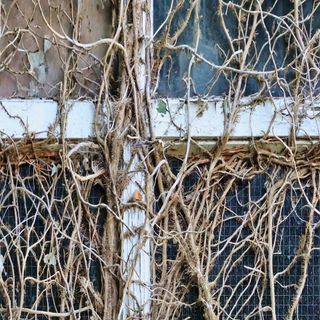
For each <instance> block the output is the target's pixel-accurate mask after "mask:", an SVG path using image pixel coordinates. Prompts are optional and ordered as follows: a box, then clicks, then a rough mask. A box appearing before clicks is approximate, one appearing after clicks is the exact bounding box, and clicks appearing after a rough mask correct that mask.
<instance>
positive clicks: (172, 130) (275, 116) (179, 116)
mask: <svg viewBox="0 0 320 320" xmlns="http://www.w3.org/2000/svg"><path fill="white" fill-rule="evenodd" d="M290 106H291V104H290V102H289V101H288V100H285V99H274V100H273V101H271V100H266V101H265V102H261V103H259V104H256V105H255V106H248V107H246V108H242V109H241V110H240V111H239V113H238V115H237V118H236V122H235V123H234V125H233V130H232V133H231V137H230V138H231V139H234V140H239V139H240V140H241V139H247V138H251V137H254V138H258V137H262V136H264V134H265V133H266V132H268V136H269V137H275V136H278V137H287V136H288V135H289V134H290V131H291V128H292V126H293V123H295V121H293V117H292V112H291V110H290V108H291V107H290ZM317 109H318V108H317V106H314V105H313V106H312V105H311V106H310V107H309V108H308V110H305V109H304V110H303V114H302V111H301V110H300V115H299V117H298V119H299V121H298V122H299V124H298V127H297V128H296V135H297V137H298V138H301V139H302V138H312V139H319V132H320V126H319V125H320V122H319V121H320V116H319V115H318V114H317ZM187 112H189V117H187ZM228 112H229V110H228V106H227V105H226V103H225V102H224V101H223V100H221V99H220V100H218V99H217V100H215V101H209V102H204V101H200V100H199V101H191V102H190V103H189V107H188V108H187V105H186V103H185V102H184V101H181V100H179V99H159V100H155V101H154V102H153V108H152V124H153V131H154V134H155V136H156V138H161V139H169V140H171V139H178V138H181V137H186V135H187V128H188V127H189V133H190V135H191V137H192V138H194V139H197V140H203V141H205V140H206V141H208V140H214V139H216V138H218V137H221V135H222V134H223V132H224V123H225V119H227V118H228V117H227V116H226V115H227V114H228ZM188 123H189V126H188Z"/></svg>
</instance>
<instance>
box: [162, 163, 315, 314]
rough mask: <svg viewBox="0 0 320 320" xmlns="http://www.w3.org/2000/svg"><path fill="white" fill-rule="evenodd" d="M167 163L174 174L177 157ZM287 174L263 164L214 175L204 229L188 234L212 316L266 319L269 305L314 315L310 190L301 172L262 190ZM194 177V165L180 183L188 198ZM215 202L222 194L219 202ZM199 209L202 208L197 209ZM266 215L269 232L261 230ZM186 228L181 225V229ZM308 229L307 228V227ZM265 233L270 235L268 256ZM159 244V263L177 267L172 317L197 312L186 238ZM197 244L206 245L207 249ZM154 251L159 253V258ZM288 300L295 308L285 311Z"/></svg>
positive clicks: (199, 300)
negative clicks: (247, 174) (177, 296)
mask: <svg viewBox="0 0 320 320" xmlns="http://www.w3.org/2000/svg"><path fill="white" fill-rule="evenodd" d="M170 164H171V168H172V171H173V173H177V172H178V170H179V168H180V166H181V162H180V161H178V160H176V159H172V160H171V161H170ZM287 175H288V172H287V171H286V170H285V169H283V168H280V169H277V170H276V169H275V168H269V169H268V170H265V171H264V172H263V173H259V174H257V175H254V176H253V177H251V178H250V179H239V178H232V177H230V176H228V174H227V173H226V174H225V175H222V178H221V182H220V183H219V187H218V191H217V192H216V193H215V196H214V197H212V199H211V201H212V206H210V208H213V210H212V211H211V212H210V213H209V216H208V220H207V223H206V226H205V227H206V229H207V230H208V229H209V230H212V233H211V234H210V233H209V232H208V234H209V235H210V236H209V235H206V236H204V233H205V231H207V230H205V231H204V230H203V229H201V227H199V229H197V230H195V232H198V233H199V234H200V235H199V237H198V238H195V239H196V240H195V241H199V243H200V241H203V242H201V243H203V245H202V246H200V248H201V249H200V252H199V253H198V254H199V256H201V261H200V266H205V268H203V270H204V271H202V272H203V273H205V271H206V270H207V274H203V277H206V276H207V279H206V280H207V283H208V286H209V287H210V295H211V298H212V300H213V301H214V304H213V309H214V310H215V314H216V315H217V318H218V319H241V320H242V319H256V320H258V319H272V315H273V313H272V312H274V314H275V315H276V319H283V320H285V319H307V320H315V319H319V317H320V234H319V222H320V219H319V217H320V215H319V214H318V208H319V206H318V205H316V206H315V207H313V204H314V203H315V202H314V199H313V197H314V196H315V194H316V193H317V192H314V191H312V190H314V186H313V185H312V181H311V179H310V178H303V179H298V180H296V181H295V182H291V183H290V184H288V185H287V187H285V188H284V189H283V190H282V192H281V193H280V192H279V193H278V194H275V195H274V196H270V195H269V194H268V193H270V189H272V188H273V187H275V186H276V185H278V186H279V187H280V188H281V185H282V184H281V181H282V179H287ZM200 180H201V170H198V172H197V171H192V173H191V174H189V175H188V176H187V178H186V179H185V180H184V182H183V193H184V194H185V197H188V195H190V197H191V195H193V197H196V193H197V192H198V191H197V190H196V189H195V185H197V184H198V183H199V181H200ZM268 190H269V191H268ZM219 201H220V202H221V201H222V203H221V204H220V205H219ZM272 201H274V202H272ZM271 203H272V204H271ZM195 214H197V212H195ZM201 214H203V215H207V214H208V213H207V212H206V211H205V210H203V212H202V213H200V215H201ZM269 216H271V217H272V220H271V221H272V225H273V227H272V233H269V230H268V224H269V223H270V220H268V217H269ZM177 217H178V216H176V218H175V219H177ZM178 219H179V217H178ZM173 224H174V222H173V220H172V225H173ZM169 225H170V224H169ZM180 225H182V224H180ZM173 228H174V227H173V226H172V227H171V229H173ZM169 229H170V227H169ZM188 229H189V226H187V225H186V229H185V231H184V232H185V234H187V233H188ZM308 230H312V234H310V233H309V231H308ZM202 233H203V235H201V234H202ZM175 234H177V230H175ZM269 234H271V235H272V239H271V240H270V241H271V242H270V243H271V244H272V251H271V252H272V254H271V255H270V254H269V252H270V250H269V246H270V243H268V241H267V239H269V238H268V235H269ZM175 237H176V238H177V236H176V235H175ZM185 237H187V236H185ZM209 237H210V239H209ZM310 238H312V240H310ZM166 246H167V256H166V258H167V259H168V261H172V263H168V264H169V266H168V267H167V270H169V269H170V268H171V269H170V270H172V269H174V268H178V266H179V265H180V266H181V265H182V266H181V267H180V268H181V270H183V271H182V274H183V275H182V276H181V285H180V289H179V290H181V292H183V294H181V297H182V299H183V303H181V304H180V305H179V307H177V311H176V314H175V317H176V318H179V319H204V318H205V315H204V310H203V301H202V299H203V298H201V296H200V293H201V290H202V294H203V289H202V288H201V282H200V281H199V277H201V276H202V275H200V276H198V278H197V277H195V276H194V273H193V270H191V269H192V265H191V264H190V263H188V262H185V261H188V259H189V258H188V256H187V257H184V255H188V254H190V255H192V252H191V253H186V252H187V250H186V247H187V246H188V244H187V242H185V243H183V240H180V241H175V242H174V241H173V240H172V239H171V240H168V241H167V243H166ZM307 247H308V248H309V250H307V249H306V248H307ZM159 248H161V246H159ZM159 250H160V249H159ZM160 251H161V250H160ZM201 251H203V252H207V256H204V255H202V254H203V252H201ZM308 253H309V256H308ZM208 255H209V257H208ZM161 257H162V256H161V255H159V258H158V261H159V265H161V263H160V260H161ZM178 260H180V261H178ZM174 261H176V262H174ZM183 261H184V262H183ZM184 264H185V265H184ZM194 268H196V266H195V267H194ZM188 269H189V270H188ZM271 273H272V276H271V275H270V274H271ZM271 282H272V283H273V285H271V284H270V283H271ZM199 284H200V285H199ZM271 288H272V289H271ZM299 290H301V292H300V293H299ZM172 294H173V293H172ZM297 297H298V298H297ZM272 299H274V303H273V302H272ZM296 300H297V301H296ZM296 302H297V307H296V308H295V309H294V310H292V308H293V305H295V303H296Z"/></svg>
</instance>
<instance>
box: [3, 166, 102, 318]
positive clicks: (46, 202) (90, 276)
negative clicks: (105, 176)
mask: <svg viewBox="0 0 320 320" xmlns="http://www.w3.org/2000/svg"><path fill="white" fill-rule="evenodd" d="M53 168H56V167H55V165H53V164H52V165H51V164H43V163H42V164H41V165H40V164H39V163H32V164H26V165H21V166H10V165H8V166H7V167H5V168H2V172H1V180H0V203H1V206H0V254H1V255H0V271H1V274H0V283H1V284H0V319H51V318H52V317H53V318H66V317H67V318H68V317H72V316H76V317H77V319H90V318H91V317H92V316H94V312H93V311H92V309H96V310H97V311H98V310H99V306H97V305H96V300H95V299H98V297H99V295H100V294H101V292H102V290H103V273H102V268H103V263H102V262H103V261H101V258H100V257H99V254H98V253H99V250H100V248H101V243H100V241H101V236H102V232H103V227H104V224H105V219H106V212H105V210H103V209H97V208H93V207H86V206H83V205H82V204H81V202H80V201H79V199H78V196H77V191H76V188H75V184H74V183H73V181H72V179H71V177H70V176H68V175H66V174H65V173H63V171H62V170H61V171H56V169H55V170H53ZM83 187H84V190H81V192H82V193H83V196H85V197H86V198H87V199H88V202H89V203H90V204H93V205H94V204H99V203H101V202H102V201H103V199H104V197H105V195H104V192H103V191H102V190H103V189H102V188H101V187H100V186H99V185H94V184H91V185H90V184H87V185H85V186H83ZM98 301H99V300H98ZM91 304H93V305H94V307H93V306H92V305H91ZM90 305H91V307H90ZM101 307H103V306H100V308H101Z"/></svg>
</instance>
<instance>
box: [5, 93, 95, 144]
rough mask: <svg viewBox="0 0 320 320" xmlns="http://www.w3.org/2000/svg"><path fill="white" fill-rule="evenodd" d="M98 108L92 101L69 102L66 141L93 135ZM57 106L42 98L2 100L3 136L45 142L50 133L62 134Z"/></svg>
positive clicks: (53, 102)
mask: <svg viewBox="0 0 320 320" xmlns="http://www.w3.org/2000/svg"><path fill="white" fill-rule="evenodd" d="M94 112H95V106H94V104H93V103H92V102H90V101H69V102H68V104H67V107H66V130H65V137H66V138H67V139H87V138H88V137H89V136H92V135H93V134H94V132H93V122H94ZM58 114H61V113H59V112H58V103H57V102H55V101H52V100H40V99H31V100H23V99H4V100H0V136H2V137H3V138H6V137H10V138H12V139H20V138H22V137H24V136H25V135H26V134H32V135H33V136H34V137H35V138H36V139H44V138H46V137H47V136H48V134H53V135H55V136H57V137H59V135H60V131H61V130H60V119H57V117H58Z"/></svg>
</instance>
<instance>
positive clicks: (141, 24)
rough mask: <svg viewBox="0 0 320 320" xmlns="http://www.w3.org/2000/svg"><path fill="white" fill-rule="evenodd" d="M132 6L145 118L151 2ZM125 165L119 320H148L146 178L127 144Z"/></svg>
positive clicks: (145, 0)
mask: <svg viewBox="0 0 320 320" xmlns="http://www.w3.org/2000/svg"><path fill="white" fill-rule="evenodd" d="M131 5H132V14H133V19H134V24H133V25H134V28H135V30H134V31H133V34H132V36H133V42H134V47H135V49H134V50H133V52H132V54H133V61H134V67H135V70H136V72H135V74H136V76H137V79H136V84H137V87H138V95H139V98H138V103H139V104H140V105H139V108H138V109H139V110H143V111H145V114H147V107H146V104H147V101H148V98H147V95H148V94H149V92H150V90H149V89H148V85H149V83H150V82H149V81H148V79H149V77H150V74H147V73H148V72H149V70H148V68H147V66H148V65H149V64H148V63H149V61H148V59H149V58H150V57H149V56H148V48H147V46H148V44H147V43H148V41H150V38H151V33H152V17H151V6H152V0H133V1H132V3H131ZM136 116H137V115H136ZM137 121H138V120H137ZM142 131H143V132H145V133H144V134H146V132H147V130H142ZM146 135H148V134H146ZM144 138H146V137H144ZM124 163H125V165H128V168H127V169H128V172H129V174H128V177H129V183H128V185H127V187H126V188H125V190H124V192H123V195H122V201H123V203H124V204H128V205H129V206H128V209H126V210H125V211H124V215H123V220H124V225H123V226H122V230H121V231H122V232H121V236H122V238H121V241H122V252H121V255H122V256H121V258H122V272H123V276H124V277H125V280H126V283H127V284H126V288H125V292H124V296H123V301H122V306H121V310H120V319H121V320H125V319H146V320H147V319H150V314H151V288H150V286H151V256H150V247H151V245H150V240H149V239H148V238H146V237H147V235H148V234H150V229H149V228H150V226H149V223H148V216H147V214H146V211H145V209H144V208H145V207H147V205H146V202H147V199H146V194H147V192H145V191H146V189H147V188H148V186H147V185H148V183H146V181H147V179H148V177H147V176H146V171H145V170H144V167H143V166H142V165H141V159H140V158H139V153H138V152H137V150H136V147H135V146H134V143H131V142H128V143H127V145H126V146H125V150H124ZM135 203H136V205H135Z"/></svg>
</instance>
